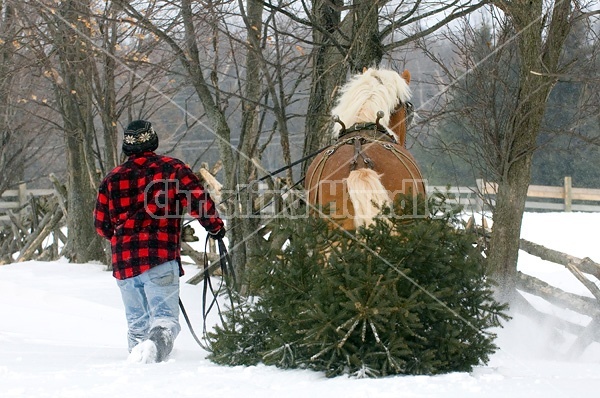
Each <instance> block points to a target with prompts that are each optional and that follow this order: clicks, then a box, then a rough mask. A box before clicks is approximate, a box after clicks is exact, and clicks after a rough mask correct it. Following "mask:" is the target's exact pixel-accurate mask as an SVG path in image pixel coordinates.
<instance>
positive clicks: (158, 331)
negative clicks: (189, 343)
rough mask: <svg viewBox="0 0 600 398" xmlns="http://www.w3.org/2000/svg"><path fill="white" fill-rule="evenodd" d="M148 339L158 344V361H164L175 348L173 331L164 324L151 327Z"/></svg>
mask: <svg viewBox="0 0 600 398" xmlns="http://www.w3.org/2000/svg"><path fill="white" fill-rule="evenodd" d="M148 340H151V341H152V342H154V344H155V345H156V362H162V361H164V360H165V359H167V357H168V356H169V354H170V353H171V350H172V349H173V333H171V331H170V330H169V329H167V328H166V327H164V326H155V327H153V328H152V329H150V334H149V335H148Z"/></svg>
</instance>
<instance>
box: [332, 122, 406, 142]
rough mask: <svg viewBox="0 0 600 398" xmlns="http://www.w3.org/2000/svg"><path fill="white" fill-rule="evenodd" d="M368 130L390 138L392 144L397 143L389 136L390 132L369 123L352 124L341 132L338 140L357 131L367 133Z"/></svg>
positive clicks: (394, 138)
mask: <svg viewBox="0 0 600 398" xmlns="http://www.w3.org/2000/svg"><path fill="white" fill-rule="evenodd" d="M368 130H374V131H377V132H379V133H381V134H383V135H385V136H387V137H388V138H390V139H391V140H392V142H394V143H395V144H396V143H397V141H396V137H394V136H393V135H392V134H390V132H389V131H388V130H387V129H386V128H385V127H383V126H381V125H378V124H377V123H371V122H368V123H354V124H353V125H352V126H350V127H348V128H347V129H344V130H343V131H341V132H340V135H339V137H338V139H339V138H342V137H344V136H346V135H348V134H351V133H354V132H357V131H368Z"/></svg>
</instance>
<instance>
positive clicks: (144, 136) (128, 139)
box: [123, 120, 158, 156]
mask: <svg viewBox="0 0 600 398" xmlns="http://www.w3.org/2000/svg"><path fill="white" fill-rule="evenodd" d="M156 148H158V135H156V132H155V131H154V129H153V128H152V123H150V122H148V121H146V120H135V121H133V122H131V123H129V126H127V128H126V129H125V136H124V137H123V152H124V153H125V155H127V156H130V155H133V154H136V153H141V152H146V151H154V150H156Z"/></svg>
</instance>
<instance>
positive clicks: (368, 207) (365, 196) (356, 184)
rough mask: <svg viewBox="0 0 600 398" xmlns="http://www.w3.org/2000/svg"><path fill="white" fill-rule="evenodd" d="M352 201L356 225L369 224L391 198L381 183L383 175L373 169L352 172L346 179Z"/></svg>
mask: <svg viewBox="0 0 600 398" xmlns="http://www.w3.org/2000/svg"><path fill="white" fill-rule="evenodd" d="M346 185H347V187H348V194H349V196H350V201H351V202H352V206H353V207H354V226H355V227H356V228H358V227H360V226H361V225H365V226H369V225H370V224H372V223H373V219H374V218H375V216H376V215H377V214H378V213H379V212H380V211H381V208H382V207H383V206H384V205H386V204H387V205H389V204H390V202H391V200H390V196H389V195H388V192H387V190H386V189H385V187H384V186H383V184H382V183H381V175H380V174H377V173H376V172H375V171H373V170H371V169H358V170H353V171H351V172H350V175H349V176H348V178H347V179H346Z"/></svg>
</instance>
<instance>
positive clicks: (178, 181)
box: [94, 120, 225, 363]
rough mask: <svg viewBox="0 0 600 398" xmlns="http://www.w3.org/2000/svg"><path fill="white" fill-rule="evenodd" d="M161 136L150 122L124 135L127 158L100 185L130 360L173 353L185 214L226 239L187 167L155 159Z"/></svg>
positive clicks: (104, 232)
mask: <svg viewBox="0 0 600 398" xmlns="http://www.w3.org/2000/svg"><path fill="white" fill-rule="evenodd" d="M157 147H158V136H157V134H156V132H155V131H154V129H153V128H152V124H151V123H150V122H148V121H145V120H136V121H134V122H131V123H130V124H129V125H128V126H127V129H126V130H125V136H124V139H123V152H124V153H125V155H127V156H128V159H127V161H126V162H125V163H123V164H122V165H120V166H118V167H116V168H115V169H114V170H112V171H111V172H110V173H109V174H108V175H107V176H106V177H105V178H104V180H103V181H102V183H101V184H100V188H99V191H98V198H97V201H96V208H95V211H94V222H95V226H96V231H97V232H98V234H99V235H101V236H102V237H104V238H106V239H108V240H110V243H111V250H112V267H113V276H114V277H115V278H116V279H117V284H118V286H119V288H120V290H121V295H122V298H123V303H124V305H125V313H126V317H127V325H128V333H127V337H128V344H129V352H130V354H129V360H130V361H132V362H143V363H150V362H161V361H163V360H165V359H166V358H167V357H168V355H169V353H170V352H171V350H172V349H173V342H174V340H175V338H176V337H177V335H178V334H179V331H180V330H181V327H180V325H179V277H180V276H182V275H183V268H182V266H181V258H180V246H181V241H180V239H181V218H182V215H183V213H184V209H185V210H187V211H188V213H189V214H191V215H192V216H194V217H195V218H196V219H197V220H198V221H199V222H200V224H201V225H202V226H203V227H204V228H205V229H206V230H207V231H208V233H209V236H211V237H212V238H215V239H220V238H222V237H223V236H224V235H225V228H224V226H223V221H222V220H221V218H220V217H219V214H218V212H217V209H216V206H215V203H214V202H213V200H212V199H211V198H210V195H209V194H208V192H206V191H205V189H204V187H203V186H202V185H201V183H200V181H199V179H198V178H197V177H196V175H195V174H194V173H193V172H192V170H191V169H190V168H189V167H187V166H186V165H185V164H184V163H183V162H181V161H180V160H178V159H174V158H170V157H167V156H162V155H157V154H156V153H155V152H154V151H155V150H156V148H157Z"/></svg>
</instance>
